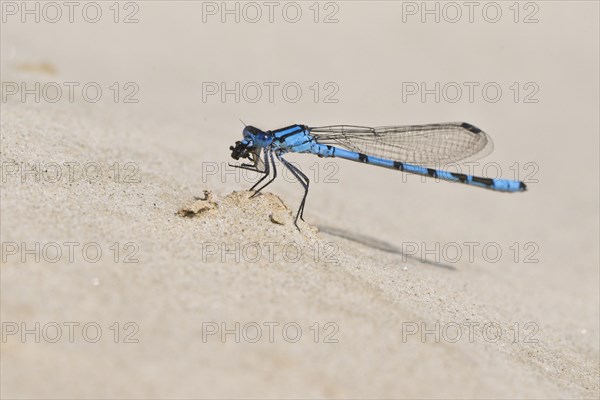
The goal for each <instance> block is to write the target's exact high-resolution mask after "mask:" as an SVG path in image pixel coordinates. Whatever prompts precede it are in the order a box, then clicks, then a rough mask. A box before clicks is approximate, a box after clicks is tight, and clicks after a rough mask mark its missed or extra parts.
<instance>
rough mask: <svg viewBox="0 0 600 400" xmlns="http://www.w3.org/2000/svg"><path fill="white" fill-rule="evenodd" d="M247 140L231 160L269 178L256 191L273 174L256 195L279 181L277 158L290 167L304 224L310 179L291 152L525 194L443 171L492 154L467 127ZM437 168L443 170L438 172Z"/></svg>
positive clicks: (251, 135)
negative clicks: (301, 192)
mask: <svg viewBox="0 0 600 400" xmlns="http://www.w3.org/2000/svg"><path fill="white" fill-rule="evenodd" d="M243 136H244V138H243V139H242V140H241V141H237V142H235V146H231V147H230V148H229V149H230V150H232V153H231V157H233V158H234V159H236V160H239V159H240V158H248V159H250V161H252V163H243V164H240V165H234V166H235V167H238V168H243V169H247V170H251V171H256V172H259V173H262V174H263V176H262V177H261V178H260V180H259V181H258V182H256V183H255V184H254V186H252V187H251V188H250V190H254V188H256V187H257V186H258V185H259V184H260V183H261V182H263V181H264V180H265V179H266V178H267V177H269V175H271V169H272V170H273V174H272V177H271V179H270V180H269V181H268V182H267V183H265V184H264V185H262V186H261V187H260V188H258V189H257V190H256V192H255V193H254V195H253V196H255V195H256V194H258V193H259V192H260V191H261V190H262V189H264V188H265V187H267V186H268V185H269V184H270V183H272V182H273V181H274V180H275V178H276V177H277V168H276V167H275V159H274V157H277V159H278V160H279V161H280V162H281V164H282V165H283V166H284V167H285V168H287V169H288V170H289V171H290V172H291V173H292V175H293V176H294V177H295V178H296V179H298V181H299V182H300V184H302V186H303V187H304V196H303V197H302V202H301V203H300V207H299V208H298V212H297V213H296V218H295V220H294V224H295V225H296V227H298V218H300V219H302V220H304V206H305V204H306V196H307V195H308V185H309V179H308V177H307V176H306V175H305V174H304V173H302V171H300V169H299V168H298V167H296V166H295V165H293V164H291V163H290V162H289V161H287V160H286V159H285V158H284V157H283V156H284V154H286V153H310V154H315V155H317V156H319V157H338V158H345V159H347V160H351V161H357V162H361V163H365V164H371V165H376V166H378V167H384V168H391V169H396V170H399V171H403V172H408V173H412V174H418V175H423V176H428V177H432V178H437V179H443V180H446V181H451V182H460V183H464V184H467V185H472V186H478V187H482V188H485V189H491V190H495V191H499V192H522V191H525V190H526V186H525V184H524V183H523V182H520V181H515V180H509V179H492V178H482V177H478V176H472V175H465V174H462V173H457V172H449V171H445V170H442V169H439V166H440V165H447V164H451V163H456V162H459V161H465V160H468V159H473V158H480V157H482V156H484V155H487V154H489V153H490V152H491V151H492V149H493V144H492V141H491V140H490V138H489V136H488V135H486V134H485V133H484V132H483V131H482V130H481V129H479V128H477V127H475V126H473V125H471V124H468V123H466V122H450V123H442V124H427V125H412V126H408V125H407V126H383V127H377V128H369V127H365V126H353V125H330V126H321V127H308V126H306V125H291V126H287V127H285V128H281V129H277V130H274V131H262V130H260V129H258V128H255V127H253V126H246V127H244V131H243ZM436 166H437V167H436Z"/></svg>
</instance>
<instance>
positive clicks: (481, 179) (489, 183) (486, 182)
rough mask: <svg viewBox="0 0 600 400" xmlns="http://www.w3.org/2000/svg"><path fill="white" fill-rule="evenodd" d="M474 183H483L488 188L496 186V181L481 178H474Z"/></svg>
mask: <svg viewBox="0 0 600 400" xmlns="http://www.w3.org/2000/svg"><path fill="white" fill-rule="evenodd" d="M473 182H479V183H483V184H484V185H486V186H494V180H493V179H491V178H481V177H479V176H474V177H473Z"/></svg>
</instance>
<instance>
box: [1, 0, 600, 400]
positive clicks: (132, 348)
mask: <svg viewBox="0 0 600 400" xmlns="http://www.w3.org/2000/svg"><path fill="white" fill-rule="evenodd" d="M32 4H33V3H32ZM101 4H102V7H103V16H104V17H103V19H102V20H101V21H100V22H99V23H96V24H92V23H88V22H85V21H84V20H82V19H81V18H80V14H76V17H75V18H76V20H75V21H74V22H73V23H72V24H70V23H68V22H65V21H61V22H58V23H54V24H52V23H48V22H45V21H44V20H43V18H42V21H40V23H35V22H31V21H30V22H29V23H21V22H20V19H19V17H18V16H17V17H13V16H8V17H7V18H8V19H7V21H6V22H5V23H3V24H2V32H1V33H2V35H1V36H2V39H1V44H2V64H1V66H2V77H1V78H2V85H3V86H2V89H3V96H4V95H6V93H7V91H10V90H11V88H13V87H14V86H7V85H12V84H14V83H16V84H17V85H20V84H21V83H22V82H25V83H26V84H28V85H31V86H29V87H34V85H35V83H36V82H39V83H40V85H46V84H48V83H53V82H55V83H58V84H59V85H61V86H62V87H63V88H65V86H64V83H65V82H76V83H78V84H79V86H78V87H79V88H80V87H82V86H84V85H85V84H86V83H89V82H95V83H96V84H97V85H99V86H100V87H101V88H102V89H103V96H102V99H101V100H100V101H98V102H96V103H92V102H90V101H88V100H86V99H85V98H83V96H82V95H81V92H80V91H76V92H75V98H74V99H73V102H70V101H69V100H68V98H67V96H66V94H64V96H63V97H62V98H61V99H60V100H59V101H57V102H55V103H52V102H50V101H48V97H47V96H46V97H44V96H42V98H41V100H40V101H39V103H36V101H35V100H34V98H33V96H32V95H29V96H28V97H27V96H26V97H25V98H24V99H23V98H21V94H20V93H18V94H16V95H7V96H6V97H5V98H4V97H3V100H2V104H1V106H2V112H1V140H2V143H1V156H2V182H1V186H0V187H1V208H0V211H1V216H2V219H1V235H2V267H1V270H0V271H1V285H2V286H1V300H2V304H1V320H2V342H1V350H2V352H1V354H2V360H1V367H2V368H1V381H0V386H1V395H2V397H3V398H28V399H30V398H206V397H211V398H213V397H227V398H246V397H252V398H264V397H284V398H314V397H318V398H321V397H329V398H341V397H343V398H349V397H350V398H358V397H360V398H365V397H368V398H448V397H451V398H517V397H518V398H598V396H599V363H600V356H599V352H600V349H599V342H600V338H599V314H600V310H599V301H600V298H599V279H600V278H599V268H598V265H599V252H598V242H599V226H598V223H599V222H598V221H599V190H598V182H599V176H598V171H599V164H598V161H599V160H598V159H599V157H598V146H599V143H598V137H599V135H598V133H599V129H600V126H599V121H598V109H599V107H600V103H599V90H598V88H599V81H598V76H599V74H598V71H599V62H598V48H599V43H598V41H599V39H598V37H599V35H598V19H597V15H598V3H596V2H578V3H570V4H569V3H567V2H536V3H535V4H536V5H537V7H538V8H539V10H538V11H537V14H536V16H537V19H538V22H537V23H530V24H524V23H521V22H519V23H515V22H513V14H512V13H511V12H512V11H511V10H510V9H509V6H510V4H509V3H499V4H501V5H502V10H503V18H502V20H501V21H499V22H498V23H496V24H492V23H489V22H486V21H485V20H482V19H481V14H476V15H475V18H476V19H475V21H474V22H473V23H469V22H468V21H467V22H465V21H460V22H458V23H449V22H447V21H444V20H443V19H442V20H441V21H440V23H435V22H426V23H421V22H420V18H419V17H418V16H417V17H413V16H407V21H406V22H403V21H402V7H403V6H402V3H400V2H397V3H394V2H377V3H373V4H370V5H367V3H366V2H339V3H335V4H336V5H337V7H338V11H337V13H336V17H337V19H338V20H339V22H338V23H332V24H323V23H314V21H313V16H314V15H313V14H312V11H311V9H309V7H310V5H311V4H312V3H298V4H299V5H300V7H301V8H302V10H303V19H302V20H301V21H300V22H298V23H296V24H292V23H288V22H285V20H282V19H281V14H275V21H274V22H273V23H269V22H264V21H259V22H258V23H248V22H246V21H244V19H243V18H242V20H241V21H240V22H239V23H234V22H231V21H230V22H226V23H221V22H220V20H219V18H218V16H217V17H214V16H210V18H208V19H207V21H206V23H203V22H202V7H203V3H201V2H177V3H175V4H170V5H168V4H166V2H139V3H135V4H137V6H138V8H139V10H138V11H137V13H136V16H137V18H138V19H139V22H138V23H134V24H123V23H114V22H113V14H112V10H111V9H109V6H110V4H109V3H101ZM215 4H216V3H215ZM230 4H231V7H234V4H235V3H230ZM415 4H417V3H415ZM431 4H433V3H431ZM511 4H512V3H511ZM121 5H123V3H121ZM417 5H418V4H417ZM217 6H218V4H217ZM32 7H33V6H32ZM432 7H433V6H432ZM132 10H133V11H135V10H134V9H131V10H130V9H124V8H123V9H121V14H120V18H124V15H128V13H129V12H131V11H132ZM332 10H333V9H324V8H321V9H320V12H321V14H320V16H319V18H323V17H324V16H325V15H328V13H329V12H331V11H332ZM531 11H532V10H529V9H527V10H525V9H521V14H520V15H519V19H520V20H522V19H523V18H524V15H528V14H529V13H530V12H531ZM248 12H249V11H248ZM263 12H265V13H266V10H265V9H263ZM463 12H466V9H463ZM78 15H79V17H78ZM409 17H410V18H409ZM65 18H66V17H65ZM77 18H79V19H77ZM263 18H266V16H265V17H263ZM465 18H466V17H465ZM115 82H117V83H118V85H117V87H119V89H120V92H119V94H118V98H117V99H118V101H117V102H115V100H114V95H115V91H114V90H113V89H111V85H113V84H114V83H115ZM128 82H133V83H134V86H133V88H134V89H135V88H138V89H139V91H137V93H135V94H134V95H133V98H134V99H137V100H138V102H137V103H125V102H124V98H125V96H126V95H127V94H131V93H132V87H131V86H129V87H126V86H125V85H126V84H127V83H128ZM207 82H209V83H210V82H217V83H220V82H227V83H228V84H229V85H230V87H234V86H235V82H240V83H241V86H243V85H244V84H247V83H248V82H258V83H259V84H261V85H262V84H263V83H264V82H278V83H279V84H280V86H279V88H281V87H282V86H283V85H285V84H286V83H289V82H295V83H296V84H298V85H300V87H301V88H302V89H303V94H302V97H301V98H300V100H299V101H297V102H295V103H293V102H290V101H287V100H285V99H284V98H283V97H282V95H281V92H280V91H279V92H277V91H276V92H275V93H277V94H276V96H275V98H274V99H273V101H272V102H270V101H269V100H268V99H266V97H265V96H267V91H266V89H265V92H264V93H263V97H262V98H261V99H260V100H259V101H257V102H251V101H248V99H249V97H248V96H250V94H248V93H246V94H247V96H241V97H242V98H241V99H240V101H239V102H235V100H234V99H233V95H231V96H229V97H226V99H225V101H224V102H222V101H221V100H220V99H219V96H218V95H217V96H212V97H207V98H206V99H205V100H206V101H203V90H202V88H203V83H205V84H206V83H207ZM314 82H318V86H319V87H320V90H321V92H320V94H319V98H318V100H317V101H315V99H314V96H313V95H314V92H313V91H312V90H311V89H310V87H311V85H313V84H314ZM328 82H333V83H335V85H337V88H338V89H339V91H338V92H337V93H336V94H335V95H334V98H335V99H337V100H338V102H337V103H329V102H325V101H324V96H325V94H327V93H330V91H331V88H330V87H329V88H325V85H326V84H327V83H328ZM403 82H404V83H407V82H408V83H409V86H410V82H417V83H420V82H428V84H429V85H431V86H432V87H433V85H434V83H435V82H441V86H444V84H447V83H448V82H457V83H459V84H461V83H464V82H477V83H479V87H481V86H483V85H485V84H486V83H489V82H494V83H496V84H497V85H499V86H500V87H501V88H502V90H503V96H502V99H501V100H500V101H497V102H491V101H487V100H485V99H483V98H482V96H481V92H476V93H479V95H477V96H476V97H475V98H474V99H473V101H472V102H471V101H469V100H468V99H466V98H465V96H466V95H467V94H466V91H465V93H464V94H463V97H462V98H461V99H460V101H457V102H450V101H447V100H446V99H447V97H443V96H442V99H441V100H440V102H435V101H434V100H433V99H432V98H431V97H430V98H428V99H427V98H426V101H425V102H422V101H420V100H419V97H418V96H416V97H414V96H413V97H408V98H407V99H406V101H403V98H402V94H401V92H402V87H403ZM514 82H518V87H519V88H520V92H519V98H518V101H515V99H514V95H515V93H514V91H513V90H511V89H510V87H511V85H513V84H514ZM527 83H533V84H534V86H528V87H525V85H526V84H527ZM205 86H206V85H205ZM405 86H406V85H405ZM461 86H463V88H464V85H462V84H461ZM19 87H20V86H19ZM532 87H533V88H534V89H535V88H537V91H536V93H535V94H534V95H533V97H530V99H537V100H538V101H537V102H535V103H531V102H524V100H523V98H524V97H523V96H525V95H528V94H531V90H532V89H531V88H532ZM263 88H264V86H263ZM51 89H52V88H51V87H48V90H51ZM48 93H50V92H48ZM48 93H46V94H47V95H48V96H51V94H48ZM204 94H206V93H204ZM239 118H241V119H242V120H244V121H245V122H246V123H248V124H253V125H256V126H258V127H261V128H263V129H276V128H279V127H282V126H286V125H289V124H291V123H303V124H308V125H313V126H315V125H327V124H335V123H347V124H362V125H388V124H415V123H427V122H442V121H454V120H465V121H469V122H471V123H473V124H476V125H478V126H480V127H481V128H483V129H484V130H486V131H487V132H488V133H489V134H490V135H491V136H492V138H493V139H494V142H495V147H496V150H495V152H494V153H493V155H492V156H490V157H489V158H487V159H486V160H485V161H490V162H495V163H497V164H494V165H496V166H500V168H501V170H502V175H503V176H504V177H506V178H512V177H513V176H514V174H515V171H518V173H519V176H520V178H521V179H523V180H525V181H526V182H527V184H528V187H529V190H528V191H527V192H526V193H520V194H514V195H506V194H500V193H493V192H490V191H484V190H478V189H476V188H470V187H465V186H463V185H458V184H448V183H443V182H431V181H428V182H425V183H422V182H421V178H419V177H403V176H402V174H399V173H397V172H395V171H387V170H381V169H377V168H371V167H368V166H364V165H359V164H354V163H351V162H344V161H330V160H322V159H316V158H312V157H310V156H308V155H305V156H302V155H297V156H290V157H288V159H290V160H292V161H294V162H297V163H298V165H299V166H300V167H301V168H302V169H303V170H304V171H305V172H307V173H309V175H310V177H311V178H312V183H311V192H310V195H309V198H308V203H307V207H306V223H305V224H303V223H301V224H300V227H301V230H300V231H298V230H297V229H296V228H295V227H294V226H293V223H292V215H293V213H295V210H296V208H297V206H298V204H299V201H300V196H301V188H300V185H298V184H297V183H293V182H292V180H291V178H290V177H289V176H280V179H279V180H278V181H276V182H275V183H274V184H273V185H272V186H271V187H269V189H268V191H266V192H265V193H264V194H263V195H261V196H256V197H254V198H249V197H250V193H249V192H247V191H246V190H247V189H248V188H249V187H250V186H251V185H252V182H254V181H255V177H253V176H250V175H236V172H233V170H232V169H230V168H227V167H226V164H227V163H228V162H230V161H233V160H231V159H230V158H229V153H230V152H229V151H228V150H227V149H228V147H229V146H230V145H232V144H233V143H234V142H235V141H236V140H239V139H240V137H241V128H242V125H241V123H240V121H239V120H238V119H239ZM515 163H518V164H517V165H516V166H515ZM527 163H529V164H527ZM482 165H483V166H485V165H486V164H478V165H475V172H478V173H479V174H481V172H482ZM487 173H488V175H489V174H492V175H493V174H494V173H495V172H494V170H493V169H488V170H487ZM528 174H533V175H528ZM534 179H535V180H537V182H535V181H534ZM36 246H37V247H36ZM70 249H73V253H72V255H71V254H70V252H69V251H70ZM83 249H85V251H84V250H83ZM469 249H473V253H472V255H471V254H470V251H469ZM483 249H486V250H485V251H484V250H483ZM98 250H100V251H101V254H98V255H97V253H96V252H97V251H98ZM497 250H500V251H501V255H500V256H498V257H497V253H496V252H497ZM57 251H60V254H58V253H57ZM457 251H458V252H460V253H457ZM36 324H38V325H36ZM257 328H258V329H257ZM71 329H72V331H70V330H71ZM24 330H28V332H29V333H27V332H25V333H24ZM259 330H260V335H257V333H258V332H259ZM425 330H427V331H426V332H425ZM57 332H60V333H61V335H60V336H57ZM98 332H101V336H98V335H97V333H98Z"/></svg>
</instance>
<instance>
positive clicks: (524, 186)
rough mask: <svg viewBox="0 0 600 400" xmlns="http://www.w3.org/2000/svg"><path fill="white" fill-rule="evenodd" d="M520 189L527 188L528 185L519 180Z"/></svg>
mask: <svg viewBox="0 0 600 400" xmlns="http://www.w3.org/2000/svg"><path fill="white" fill-rule="evenodd" d="M519 189H521V190H527V185H525V184H524V183H523V182H519Z"/></svg>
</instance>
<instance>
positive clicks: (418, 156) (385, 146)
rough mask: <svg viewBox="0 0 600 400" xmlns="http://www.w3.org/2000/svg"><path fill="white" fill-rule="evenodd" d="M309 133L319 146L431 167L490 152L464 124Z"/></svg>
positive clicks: (482, 134) (346, 127)
mask: <svg viewBox="0 0 600 400" xmlns="http://www.w3.org/2000/svg"><path fill="white" fill-rule="evenodd" d="M309 130H310V132H311V134H312V136H313V137H314V138H315V140H316V141H317V142H318V143H321V144H331V145H334V146H340V147H343V148H345V149H347V150H350V151H355V152H357V153H363V154H366V155H370V156H374V157H380V158H385V159H388V160H393V161H401V162H406V163H412V164H417V165H423V166H431V167H436V166H437V167H439V166H440V165H445V164H451V163H456V162H459V161H466V160H473V159H478V158H481V157H483V156H486V155H488V154H489V153H491V152H492V150H493V149H494V145H493V143H492V141H491V139H490V138H489V136H488V135H486V134H485V132H483V131H482V130H481V129H479V128H477V127H475V126H473V125H471V124H468V123H466V122H448V123H442V124H428V125H406V126H381V127H376V128H370V127H365V126H353V125H331V126H321V127H314V128H309Z"/></svg>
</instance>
